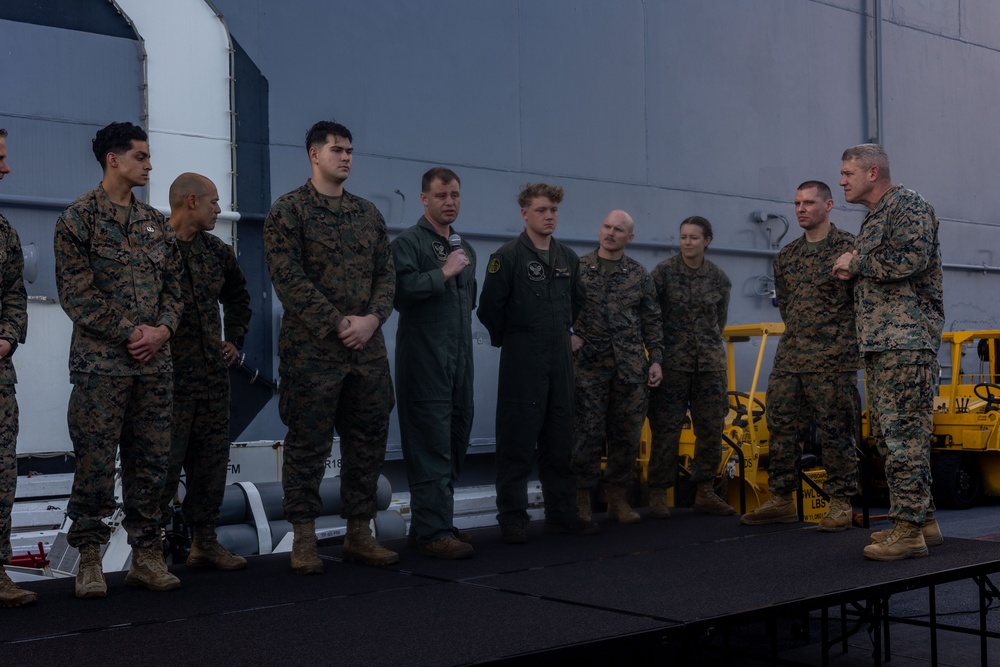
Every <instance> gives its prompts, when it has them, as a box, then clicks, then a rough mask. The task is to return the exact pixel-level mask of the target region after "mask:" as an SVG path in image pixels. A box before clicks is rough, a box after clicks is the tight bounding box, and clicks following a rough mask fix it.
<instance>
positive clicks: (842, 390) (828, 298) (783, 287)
mask: <svg viewBox="0 0 1000 667" xmlns="http://www.w3.org/2000/svg"><path fill="white" fill-rule="evenodd" d="M853 249H854V235H853V234H851V233H849V232H845V231H843V230H842V229H838V228H837V227H836V226H833V225H831V227H830V233H829V234H828V235H827V236H826V238H824V239H822V240H821V241H818V242H816V243H809V242H808V241H807V240H806V237H805V236H801V237H799V238H798V239H796V240H794V241H792V242H791V243H789V244H788V245H787V246H785V247H784V248H782V250H781V252H779V253H778V256H777V257H775V259H774V289H775V295H776V296H777V299H778V309H779V311H780V312H781V319H782V320H783V321H784V323H785V333H784V334H783V335H782V336H781V338H780V339H779V341H778V350H777V352H775V355H774V367H773V370H772V371H771V377H770V379H769V380H768V384H767V410H766V416H767V428H768V432H769V433H770V442H769V443H768V444H769V451H770V467H769V468H768V478H769V486H770V488H771V493H774V494H781V495H787V494H790V493H792V492H794V491H795V490H797V489H798V488H799V478H798V475H799V468H800V460H801V458H802V440H803V435H804V434H805V433H806V432H807V430H808V425H809V420H810V419H811V420H813V422H814V423H815V425H816V431H817V433H818V434H819V437H820V442H821V443H822V447H823V465H824V467H825V468H826V474H827V477H826V482H825V483H824V484H823V490H824V491H826V493H828V494H830V496H832V497H834V498H849V497H850V496H853V495H854V494H855V493H857V491H858V465H857V456H856V454H855V451H854V447H855V431H856V428H857V408H856V405H855V403H856V397H857V370H858V365H859V362H860V358H859V356H858V339H857V333H856V331H855V328H854V283H853V281H843V280H840V279H838V278H836V277H834V276H833V275H832V274H831V273H830V267H832V266H833V263H834V262H835V261H836V259H837V258H838V257H840V256H841V255H842V254H844V253H845V252H851V251H852V250H853Z"/></svg>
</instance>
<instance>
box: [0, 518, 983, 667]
mask: <svg viewBox="0 0 1000 667" xmlns="http://www.w3.org/2000/svg"><path fill="white" fill-rule="evenodd" d="M600 518H603V517H600ZM473 535H474V544H475V547H476V557H475V558H473V559H470V560H466V561H442V560H437V559H433V558H428V557H423V556H420V555H418V554H417V553H416V552H415V551H414V550H412V549H407V548H406V546H405V545H404V543H403V542H402V541H394V542H388V543H387V544H388V545H389V546H392V547H393V548H397V549H398V550H400V551H401V554H402V560H401V562H400V563H399V564H398V565H395V566H391V567H388V568H381V569H378V568H371V567H366V566H362V565H356V564H353V563H345V562H340V551H341V549H340V546H337V545H334V546H327V547H322V548H321V555H322V556H323V558H324V560H325V563H326V572H325V574H324V575H322V576H306V577H302V576H296V575H294V574H292V572H291V571H290V569H289V567H288V555H287V554H274V555H267V556H258V557H253V558H251V559H250V565H249V567H248V569H246V570H244V571H240V572H229V573H220V572H206V571H195V570H189V569H187V568H186V567H185V566H183V565H179V566H172V567H171V570H172V571H173V572H174V573H175V574H177V575H178V576H179V577H180V578H181V580H182V582H183V585H182V588H181V589H180V590H177V591H172V592H169V593H153V592H149V591H145V590H138V589H128V588H126V587H125V586H124V583H123V581H124V573H122V572H117V573H111V574H109V575H108V584H109V595H108V597H107V598H106V599H103V600H76V599H75V598H74V597H73V580H72V579H55V580H50V581H44V582H41V583H39V584H34V585H33V586H30V588H32V589H33V590H36V591H37V592H38V594H39V603H38V604H37V605H35V606H33V607H30V608H24V609H0V662H2V664H3V665H19V666H27V665H54V664H63V663H68V664H69V663H71V664H76V665H89V664H103V665H116V664H142V665H144V666H152V665H188V664H190V665H194V664H198V665H211V664H218V665H228V664H241V665H265V664H292V665H310V664H315V665H327V664H351V665H458V664H470V663H472V664H475V663H510V664H569V663H570V661H572V663H574V664H697V665H705V664H769V663H772V662H773V663H778V662H787V661H788V660H789V658H787V657H782V656H784V655H785V654H784V653H782V651H784V649H785V647H784V646H779V644H778V641H777V638H776V636H775V635H776V633H777V631H776V628H777V627H778V625H779V624H780V622H781V619H788V618H800V619H801V618H803V617H804V616H806V615H808V614H809V613H810V612H813V618H814V619H815V618H816V615H815V612H817V611H820V612H822V613H823V614H824V619H825V615H826V613H827V612H826V610H828V609H834V611H835V613H834V615H835V616H842V617H843V619H844V620H843V623H842V624H841V623H840V621H837V622H836V623H830V624H827V623H823V624H822V625H823V633H822V638H823V640H825V642H826V644H827V647H828V648H829V651H827V650H824V648H823V645H822V643H820V644H815V643H814V644H813V645H812V646H804V647H803V648H801V649H800V650H798V651H795V652H793V653H792V654H791V655H794V656H797V657H796V658H795V660H796V661H798V663H797V664H816V665H819V664H824V662H825V661H826V660H830V661H831V664H845V663H844V662H842V661H841V660H839V659H838V658H840V655H841V654H840V651H841V647H842V644H840V643H838V641H837V636H836V635H837V629H838V628H840V629H841V630H843V629H847V628H849V627H852V626H854V627H857V626H859V625H861V624H865V625H867V624H873V623H874V624H878V623H881V625H880V627H882V630H883V633H879V632H875V633H873V634H874V635H875V642H876V644H875V646H876V651H875V653H874V655H875V657H872V655H873V654H872V652H869V653H867V654H863V655H858V656H857V657H858V658H862V657H863V659H864V661H866V662H867V663H868V664H872V662H873V661H877V660H880V659H884V649H885V645H884V641H883V639H884V637H883V635H884V631H885V629H886V628H888V627H896V626H895V625H893V624H890V623H889V622H890V621H894V620H895V619H893V618H891V617H890V616H889V614H888V610H889V609H890V607H889V605H888V604H886V603H887V602H888V600H889V599H890V598H891V597H892V596H893V595H897V594H899V593H902V592H905V591H912V590H915V589H927V591H928V592H929V593H931V598H930V599H931V601H932V602H931V605H932V606H933V599H934V598H933V591H934V590H935V589H936V587H937V586H940V585H942V584H948V583H949V582H958V581H963V580H970V581H973V582H976V584H977V586H978V590H979V595H978V596H977V595H976V594H975V590H976V589H975V588H971V589H970V590H971V591H972V592H971V593H970V599H969V600H968V605H969V606H971V608H972V609H979V605H980V599H979V598H983V599H984V600H985V601H989V598H990V591H991V590H992V591H993V593H995V592H996V589H995V588H992V584H991V582H990V579H989V575H991V574H994V573H997V572H1000V543H997V542H992V541H983V540H969V539H957V538H947V539H946V541H945V544H944V545H943V546H940V547H935V548H932V549H931V555H930V556H929V557H928V558H921V559H915V560H908V561H901V562H896V563H878V562H870V561H867V560H865V559H863V558H862V557H861V549H862V547H863V546H864V544H866V543H867V541H868V531H867V530H863V529H858V528H855V529H851V530H848V531H846V532H843V533H838V534H824V533H818V532H817V531H816V530H815V528H814V527H813V526H811V525H809V524H794V525H791V526H787V525H785V526H762V527H746V526H741V525H739V524H738V519H736V518H735V517H726V518H719V517H706V516H702V515H697V514H694V513H692V512H690V511H688V510H678V511H676V512H675V513H674V516H673V517H671V518H670V519H669V520H666V521H651V520H646V521H643V522H642V523H640V524H637V525H632V526H622V525H618V524H611V523H608V522H604V523H602V533H601V534H600V535H598V536H595V537H575V536H566V535H548V534H544V533H543V531H542V526H541V524H539V523H534V524H532V525H531V527H530V528H529V543H528V544H526V545H506V544H503V543H501V541H500V536H499V530H498V529H496V528H484V529H479V530H476V531H473ZM983 604H985V602H983ZM841 605H844V606H841ZM838 610H839V611H838ZM983 616H984V618H985V612H983ZM937 620H940V619H936V620H935V622H937ZM797 622H798V621H797ZM805 623H806V625H807V626H808V625H809V622H808V621H805ZM983 623H984V625H983V626H982V627H981V628H980V629H979V630H980V631H979V632H978V633H973V634H972V639H971V640H970V641H971V646H972V647H973V649H976V648H978V649H980V651H981V650H982V649H983V648H986V647H987V644H988V647H989V648H991V649H993V651H992V656H991V658H990V662H989V664H997V662H996V660H997V659H1000V652H998V651H997V650H996V648H995V647H996V641H995V638H996V633H995V632H991V631H989V630H988V629H987V628H986V626H985V621H983ZM828 625H829V626H832V628H833V630H832V631H831V632H830V633H828V632H827V629H826V628H827V626H828ZM813 627H814V628H815V621H813ZM741 628H743V629H744V630H743V631H742V634H741V630H740V629H741ZM746 628H750V630H749V631H747V630H746ZM920 632H921V633H930V635H931V647H932V649H933V650H934V652H935V655H936V654H937V652H938V645H939V643H938V642H937V641H936V637H937V635H938V634H943V633H941V632H940V631H939V632H938V633H936V634H935V633H932V632H931V630H930V629H925V628H921V629H920ZM819 637H820V635H819V633H818V632H817V631H816V630H813V640H814V641H815V640H816V639H818V638H819ZM885 637H888V638H890V639H891V636H888V635H885ZM890 646H892V647H893V648H894V649H897V648H899V646H900V643H899V642H894V643H892V644H890ZM747 651H749V654H748V652H747ZM855 653H857V651H855ZM750 654H754V655H755V656H756V657H752V656H751V655H750ZM973 655H974V656H975V658H974V659H973V660H972V662H966V663H965V664H966V665H972V664H987V662H986V660H987V658H986V656H985V655H983V656H982V659H981V660H980V656H979V651H976V652H974V653H973ZM858 664H864V662H861V663H858ZM890 664H900V663H899V662H898V661H893V662H891V663H890Z"/></svg>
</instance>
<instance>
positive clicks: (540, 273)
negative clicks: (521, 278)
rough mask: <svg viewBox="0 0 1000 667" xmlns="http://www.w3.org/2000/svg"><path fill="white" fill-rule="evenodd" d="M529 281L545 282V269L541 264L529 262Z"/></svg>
mask: <svg viewBox="0 0 1000 667" xmlns="http://www.w3.org/2000/svg"><path fill="white" fill-rule="evenodd" d="M528 280H534V281H536V282H537V281H539V280H545V268H544V267H543V266H542V263H541V262H528Z"/></svg>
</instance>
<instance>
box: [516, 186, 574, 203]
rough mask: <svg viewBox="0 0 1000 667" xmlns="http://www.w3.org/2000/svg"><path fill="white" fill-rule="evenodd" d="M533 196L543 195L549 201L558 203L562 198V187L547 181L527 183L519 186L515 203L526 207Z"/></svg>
mask: <svg viewBox="0 0 1000 667" xmlns="http://www.w3.org/2000/svg"><path fill="white" fill-rule="evenodd" d="M535 197H545V198H546V199H548V200H549V201H551V202H554V203H556V204H558V203H559V202H561V201H562V200H563V189H562V188H561V187H559V186H558V185H549V184H548V183H528V184H527V185H525V186H524V187H523V188H521V193H520V194H519V195H518V196H517V203H518V204H520V206H521V208H528V206H530V205H531V200H532V199H534V198H535Z"/></svg>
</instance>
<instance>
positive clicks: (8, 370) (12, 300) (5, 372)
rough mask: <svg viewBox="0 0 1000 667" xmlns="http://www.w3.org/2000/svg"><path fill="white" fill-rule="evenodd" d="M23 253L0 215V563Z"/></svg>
mask: <svg viewBox="0 0 1000 667" xmlns="http://www.w3.org/2000/svg"><path fill="white" fill-rule="evenodd" d="M27 305H28V298H27V296H26V293H25V291H24V255H23V254H22V252H21V240H20V238H18V236H17V231H15V230H14V228H13V227H12V226H11V224H10V223H9V222H7V219H6V218H5V217H3V216H2V215H0V338H2V339H4V340H6V341H7V342H8V343H10V345H11V351H10V354H8V355H7V356H6V357H4V358H3V359H0V565H6V564H7V563H9V562H10V557H11V551H10V515H11V509H12V507H13V505H14V490H15V486H17V430H18V422H17V419H18V411H17V399H16V397H15V395H14V383H15V382H17V375H16V373H15V372H14V363H13V362H12V361H11V357H12V356H13V355H14V351H15V350H16V349H17V346H18V344H19V343H23V342H24V338H25V335H26V334H27V332H28V311H27Z"/></svg>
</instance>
